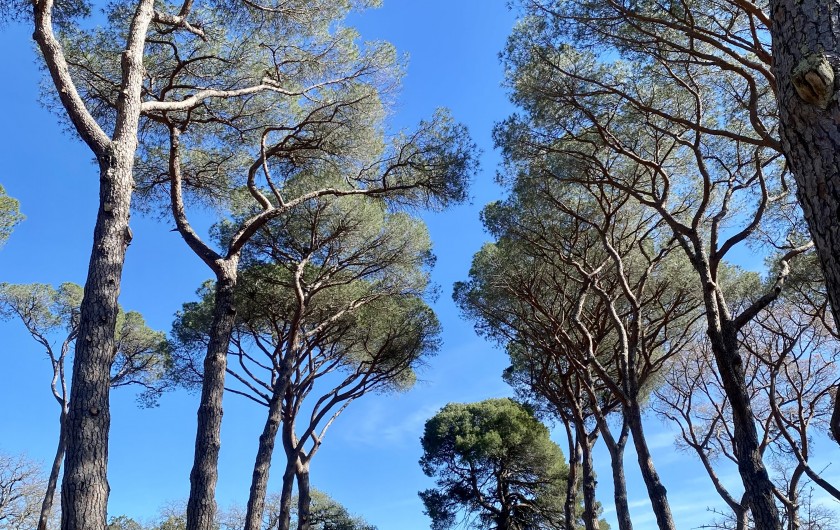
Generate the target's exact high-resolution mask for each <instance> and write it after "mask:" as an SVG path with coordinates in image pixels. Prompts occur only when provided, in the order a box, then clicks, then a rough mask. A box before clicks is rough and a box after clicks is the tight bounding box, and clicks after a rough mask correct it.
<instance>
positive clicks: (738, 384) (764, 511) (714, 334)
mask: <svg viewBox="0 0 840 530" xmlns="http://www.w3.org/2000/svg"><path fill="white" fill-rule="evenodd" d="M720 325H721V329H720V330H719V331H718V330H715V329H714V328H713V326H711V325H710V326H709V330H708V334H709V339H710V341H711V344H712V351H713V352H714V355H715V361H716V363H717V368H718V372H719V373H720V377H721V381H722V382H723V388H724V390H725V392H726V396H727V398H728V399H729V404H730V406H731V407H732V423H733V445H734V452H735V459H736V460H737V461H738V472H739V473H740V475H741V481H742V482H743V484H744V491H745V494H746V497H747V502H748V505H749V507H750V512H751V514H752V517H753V524H754V526H755V529H756V530H781V527H782V523H781V520H780V518H779V510H778V508H777V507H776V502H775V496H774V494H773V482H772V481H771V480H770V476H769V475H768V473H767V469H766V468H765V467H764V462H763V461H762V455H761V450H760V448H759V443H758V432H757V431H756V428H755V421H754V416H753V412H752V405H751V404H750V396H749V394H748V393H747V387H746V383H745V378H744V366H743V360H742V359H741V356H740V355H739V354H738V338H737V330H736V329H735V325H734V323H733V322H732V321H730V320H727V319H724V318H721V324H720ZM634 438H635V433H634Z"/></svg>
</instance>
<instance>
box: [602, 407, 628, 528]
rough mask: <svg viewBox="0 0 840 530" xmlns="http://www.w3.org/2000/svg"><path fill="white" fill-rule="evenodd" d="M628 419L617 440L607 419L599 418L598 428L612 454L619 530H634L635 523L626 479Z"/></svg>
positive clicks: (611, 460)
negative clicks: (631, 515) (632, 518)
mask: <svg viewBox="0 0 840 530" xmlns="http://www.w3.org/2000/svg"><path fill="white" fill-rule="evenodd" d="M629 426H630V425H629V422H628V421H627V417H626V416H625V417H624V421H623V422H622V425H621V433H620V434H619V437H618V440H616V439H615V438H614V437H613V436H612V433H611V432H610V430H609V426H608V425H607V422H606V418H602V417H600V416H599V418H598V428H599V430H600V431H601V436H602V437H603V438H604V443H605V444H606V446H607V451H608V452H609V453H610V465H611V466H612V476H613V499H614V502H615V517H616V519H617V520H618V528H619V530H633V521H632V520H631V519H630V505H629V503H628V501H627V480H626V479H625V477H624V448H625V447H626V445H627V432H628V430H629Z"/></svg>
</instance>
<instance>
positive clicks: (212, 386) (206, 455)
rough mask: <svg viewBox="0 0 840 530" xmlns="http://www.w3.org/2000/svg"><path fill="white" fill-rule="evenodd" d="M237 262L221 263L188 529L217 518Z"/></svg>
mask: <svg viewBox="0 0 840 530" xmlns="http://www.w3.org/2000/svg"><path fill="white" fill-rule="evenodd" d="M236 266H237V263H236V260H227V261H224V262H222V263H221V264H220V269H221V270H220V272H219V273H217V280H216V296H215V306H214V311H213V323H212V324H211V327H210V342H209V344H208V346H207V356H206V357H205V358H204V380H203V381H202V385H201V401H200V403H199V406H198V428H197V431H196V436H195V456H194V460H193V468H192V472H191V473H190V496H189V500H188V501H187V530H213V521H214V519H215V515H216V501H215V493H216V481H217V480H218V475H219V469H218V464H219V448H220V445H221V430H222V396H223V395H224V391H225V368H226V367H227V353H228V347H229V344H230V336H231V333H232V331H233V327H234V324H235V322H236V309H235V308H234V298H233V291H234V287H235V286H236Z"/></svg>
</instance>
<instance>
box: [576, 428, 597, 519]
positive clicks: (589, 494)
mask: <svg viewBox="0 0 840 530" xmlns="http://www.w3.org/2000/svg"><path fill="white" fill-rule="evenodd" d="M581 431H583V429H579V430H578V439H579V440H580V447H581V450H582V456H583V458H582V459H581V460H582V466H581V467H582V469H583V477H582V478H583V524H584V527H585V528H586V530H599V528H600V523H599V521H598V509H597V506H598V504H597V502H596V500H595V487H596V486H597V484H598V481H597V480H595V466H594V465H593V463H592V446H593V445H595V440H594V439H593V440H590V439H589V436H587V434H586V432H585V431H583V432H581Z"/></svg>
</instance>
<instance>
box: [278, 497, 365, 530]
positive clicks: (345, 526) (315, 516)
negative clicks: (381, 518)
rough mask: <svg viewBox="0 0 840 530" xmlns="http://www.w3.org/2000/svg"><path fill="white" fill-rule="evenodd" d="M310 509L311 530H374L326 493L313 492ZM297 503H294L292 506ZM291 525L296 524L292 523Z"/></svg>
mask: <svg viewBox="0 0 840 530" xmlns="http://www.w3.org/2000/svg"><path fill="white" fill-rule="evenodd" d="M311 496H312V505H311V507H310V510H311V513H310V517H311V522H312V530H376V527H375V526H374V525H372V524H370V523H368V522H367V521H365V520H364V519H363V518H362V517H359V516H355V515H353V514H351V513H350V512H349V511H348V510H347V508H345V507H344V506H342V505H341V504H340V503H339V502H338V501H336V500H335V499H333V498H332V497H330V496H329V495H327V494H326V493H324V492H322V491H319V490H313V491H312V492H311ZM296 504H297V503H296V502H294V503H293V505H296ZM292 524H293V525H294V524H296V523H294V521H293V523H292Z"/></svg>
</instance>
